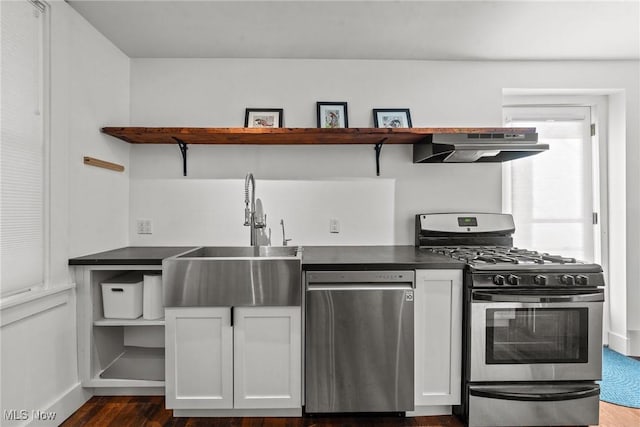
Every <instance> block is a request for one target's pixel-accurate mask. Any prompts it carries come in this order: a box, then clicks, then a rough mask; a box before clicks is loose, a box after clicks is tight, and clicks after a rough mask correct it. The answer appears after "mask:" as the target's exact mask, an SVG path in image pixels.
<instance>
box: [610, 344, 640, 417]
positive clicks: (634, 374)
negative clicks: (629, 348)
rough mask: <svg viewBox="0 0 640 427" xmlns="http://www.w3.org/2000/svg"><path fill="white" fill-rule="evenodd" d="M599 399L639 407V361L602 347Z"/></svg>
mask: <svg viewBox="0 0 640 427" xmlns="http://www.w3.org/2000/svg"><path fill="white" fill-rule="evenodd" d="M600 400H604V401H605V402H609V403H614V404H616V405H622V406H628V407H630V408H640V361H638V360H635V359H632V358H630V357H626V356H623V355H622V354H620V353H617V352H615V351H613V350H609V347H604V348H603V349H602V381H600Z"/></svg>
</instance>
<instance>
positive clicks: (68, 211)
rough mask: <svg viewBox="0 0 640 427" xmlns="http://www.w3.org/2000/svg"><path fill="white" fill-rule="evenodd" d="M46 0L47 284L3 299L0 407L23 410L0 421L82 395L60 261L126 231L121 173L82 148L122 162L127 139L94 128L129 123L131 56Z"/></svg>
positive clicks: (71, 296) (71, 304) (61, 411)
mask: <svg viewBox="0 0 640 427" xmlns="http://www.w3.org/2000/svg"><path fill="white" fill-rule="evenodd" d="M48 3H49V4H50V5H51V8H50V11H49V14H48V15H49V20H50V48H51V52H50V57H51V59H50V72H51V78H50V93H49V96H50V111H51V117H50V134H49V143H50V147H51V149H50V151H51V160H50V169H51V180H50V191H51V194H50V197H51V202H50V207H49V209H50V218H51V219H50V221H51V223H50V226H49V229H50V238H49V252H50V254H51V260H50V265H49V266H48V271H49V277H50V285H49V286H50V288H49V289H48V290H45V291H42V292H41V294H39V295H33V297H34V298H35V299H33V300H31V301H28V302H24V301H9V302H5V301H3V302H2V309H1V310H0V314H1V320H2V322H1V330H0V334H1V337H2V353H1V367H2V374H1V375H0V378H1V391H2V398H1V403H2V405H1V406H2V407H1V410H5V409H7V410H12V409H14V410H26V411H28V417H27V419H25V420H20V421H15V422H9V421H8V420H6V419H3V421H2V422H0V423H1V424H2V425H24V424H26V423H28V422H31V424H32V425H42V426H48V425H58V424H59V423H61V422H62V421H63V420H64V419H65V418H66V417H67V416H68V415H70V414H71V413H72V412H73V411H75V410H76V409H77V408H78V406H80V405H81V404H82V403H83V402H84V401H85V400H86V399H87V398H88V397H89V394H88V393H87V392H86V391H84V390H83V389H82V387H81V386H80V383H79V378H78V360H77V344H76V343H77V336H76V298H75V290H74V289H73V287H72V285H71V284H70V281H71V278H70V275H69V268H68V260H69V258H71V257H74V256H78V255H83V254H86V253H91V252H96V251H101V250H107V249H113V248H114V247H120V246H127V245H128V240H129V239H128V219H129V177H128V173H116V172H111V171H107V170H105V169H98V168H92V167H89V166H85V165H83V163H82V160H83V156H84V155H88V156H93V157H98V158H101V159H104V160H109V161H113V162H116V163H120V164H124V165H125V167H126V168H127V170H128V166H129V151H130V148H129V147H128V145H127V144H113V142H112V141H110V140H109V138H107V137H106V136H104V135H102V134H100V132H99V128H100V127H101V126H102V125H103V124H104V123H106V122H114V121H115V122H118V123H128V120H129V58H128V57H126V56H125V55H124V54H122V52H120V51H119V50H118V49H116V48H115V47H114V46H113V45H112V44H111V43H110V42H109V41H107V40H106V39H105V38H104V37H103V36H102V35H101V34H100V33H98V31H97V30H95V29H94V28H93V27H92V26H90V25H89V24H88V23H87V22H86V21H85V20H84V18H82V17H81V16H80V15H78V14H77V13H76V12H75V11H74V10H73V9H71V7H69V6H68V5H67V4H66V3H65V2H63V1H61V0H53V1H49V2H48ZM29 298H31V296H30V297H29ZM33 410H46V411H49V410H51V411H55V412H56V413H57V415H56V418H55V421H53V422H52V421H38V420H35V419H34V417H33V413H32V412H31V411H33ZM2 415H4V414H0V416H2Z"/></svg>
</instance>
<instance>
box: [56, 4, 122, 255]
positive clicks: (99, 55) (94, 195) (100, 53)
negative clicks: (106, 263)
mask: <svg viewBox="0 0 640 427" xmlns="http://www.w3.org/2000/svg"><path fill="white" fill-rule="evenodd" d="M70 13H74V14H75V11H73V12H70ZM69 24H70V26H71V28H70V31H71V33H72V36H71V37H70V38H69V40H68V45H69V51H70V58H69V63H70V64H71V66H70V67H69V69H68V79H69V82H70V83H69V92H68V97H69V99H68V105H69V109H68V111H69V117H68V128H69V154H68V162H69V184H70V187H69V188H70V190H69V191H70V194H69V212H70V216H69V255H70V256H71V257H73V256H78V255H85V254H88V253H93V252H99V251H104V250H108V249H113V248H116V247H121V246H126V245H127V244H128V229H127V224H128V221H129V215H128V213H129V212H128V210H129V208H128V205H129V173H128V170H129V151H130V148H129V146H128V144H114V143H113V141H111V140H110V137H107V136H106V135H104V134H102V133H100V128H101V127H102V126H104V125H105V124H107V123H127V122H128V120H129V58H128V57H127V56H126V55H124V54H123V53H122V52H121V51H120V50H119V49H117V48H116V47H115V46H114V45H113V44H112V43H111V42H109V41H108V40H106V39H105V38H104V37H103V36H102V35H101V34H100V33H98V32H97V30H95V28H93V27H91V26H90V25H88V23H87V22H86V21H85V20H84V18H81V17H80V16H79V15H75V16H74V18H73V19H72V20H71V21H70V23H69ZM83 156H91V157H96V158H98V159H102V160H107V161H109V162H114V163H118V164H121V165H124V167H125V171H124V172H123V173H122V172H115V171H110V170H107V169H102V168H97V167H93V166H87V165H85V164H83V162H82V160H83Z"/></svg>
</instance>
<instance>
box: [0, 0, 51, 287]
mask: <svg viewBox="0 0 640 427" xmlns="http://www.w3.org/2000/svg"><path fill="white" fill-rule="evenodd" d="M44 11H45V8H44V5H43V4H42V3H40V2H35V1H28V0H22V1H9V2H2V5H1V6H0V14H1V22H2V29H1V31H2V33H1V37H2V39H1V40H2V49H1V52H2V53H1V55H2V91H1V92H2V93H1V95H2V100H1V105H0V116H1V117H0V122H1V138H2V140H1V141H2V144H1V147H0V198H1V199H0V203H1V205H0V207H1V209H0V214H1V217H0V246H1V248H0V249H1V253H0V256H1V271H0V277H1V282H0V295H1V296H7V295H11V294H15V293H19V292H21V291H24V290H28V289H30V288H32V287H34V286H38V285H42V284H43V283H44V281H45V203H44V201H45V196H46V191H45V190H46V182H45V171H46V169H47V163H46V159H47V153H46V146H45V138H44V117H45V116H44V111H43V107H44V101H43V99H44V89H43V87H44V78H43V76H44V37H45V31H44V29H45V25H44Z"/></svg>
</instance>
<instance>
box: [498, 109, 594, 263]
mask: <svg viewBox="0 0 640 427" xmlns="http://www.w3.org/2000/svg"><path fill="white" fill-rule="evenodd" d="M505 122H506V124H507V126H513V127H535V128H536V129H537V131H538V138H539V141H540V142H541V143H545V144H549V151H547V152H545V153H541V154H538V155H535V156H531V157H528V158H524V159H520V160H517V161H514V162H511V164H510V165H509V166H507V167H506V170H507V171H508V172H507V173H506V174H505V175H506V176H505V179H506V180H507V181H509V185H510V189H508V190H507V191H506V192H505V193H506V198H507V199H508V202H510V205H511V206H510V209H509V206H508V204H509V203H507V210H510V211H511V212H512V214H513V216H514V220H515V222H516V232H515V234H514V245H515V246H517V247H523V248H530V249H534V250H539V251H543V252H549V253H553V254H557V255H561V256H565V257H572V258H576V259H579V260H583V261H587V262H593V261H594V260H595V258H596V255H595V254H596V252H597V249H596V245H595V244H594V239H595V233H594V226H593V213H594V212H597V209H595V208H594V206H598V204H597V200H596V199H597V196H596V195H595V192H594V188H596V187H597V186H594V177H597V176H598V174H596V173H594V166H593V165H594V161H595V160H597V156H594V155H593V147H592V141H591V133H590V123H591V112H590V108H589V107H509V108H506V109H505Z"/></svg>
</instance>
